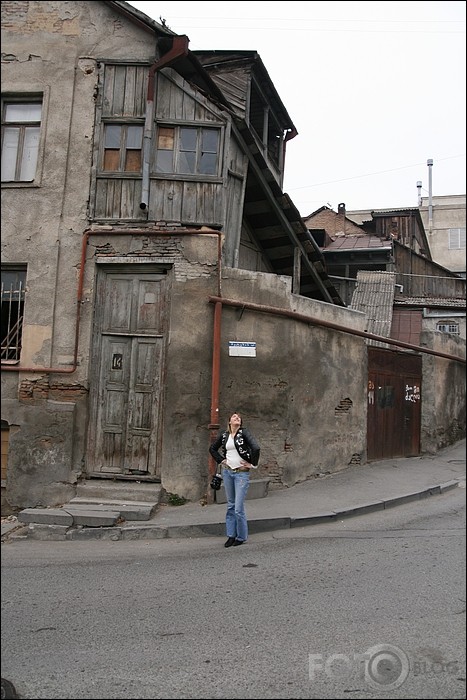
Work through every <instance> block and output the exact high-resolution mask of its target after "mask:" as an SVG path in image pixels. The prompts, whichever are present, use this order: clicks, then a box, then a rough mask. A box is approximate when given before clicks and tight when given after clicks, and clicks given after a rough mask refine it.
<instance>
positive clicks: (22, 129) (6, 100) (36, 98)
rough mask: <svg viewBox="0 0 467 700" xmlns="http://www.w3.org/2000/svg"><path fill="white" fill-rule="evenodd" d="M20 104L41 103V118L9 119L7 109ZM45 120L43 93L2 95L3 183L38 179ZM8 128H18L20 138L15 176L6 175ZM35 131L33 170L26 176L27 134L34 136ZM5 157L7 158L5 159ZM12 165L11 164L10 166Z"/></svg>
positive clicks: (17, 145)
mask: <svg viewBox="0 0 467 700" xmlns="http://www.w3.org/2000/svg"><path fill="white" fill-rule="evenodd" d="M19 105H23V106H25V105H40V112H41V113H40V119H39V120H37V119H35V120H22V119H7V109H8V107H10V106H13V107H14V106H19ZM43 122H44V98H43V95H42V94H33V95H2V184H17V183H25V184H30V183H34V182H36V181H37V174H38V170H39V161H40V153H41V137H42V129H43ZM7 129H17V130H18V140H17V144H16V146H15V148H16V158H15V165H14V176H13V178H11V177H8V178H7V177H4V172H5V168H4V162H6V161H7V158H8V155H7V151H6V147H7V146H6V140H5V139H6V130H7ZM34 131H36V132H37V136H36V139H37V143H36V145H35V146H34V147H31V153H32V159H31V158H30V159H31V160H32V166H29V168H30V170H31V171H33V173H32V172H31V173H30V174H29V176H26V174H25V173H24V170H25V169H26V167H27V165H26V159H27V157H28V155H27V151H26V149H27V136H28V134H31V135H32V136H33V138H34ZM4 159H5V160H4ZM10 167H11V166H10Z"/></svg>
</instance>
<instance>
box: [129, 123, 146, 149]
mask: <svg viewBox="0 0 467 700" xmlns="http://www.w3.org/2000/svg"><path fill="white" fill-rule="evenodd" d="M142 139H143V127H142V126H129V127H128V130H127V136H126V147H127V148H141V143H142Z"/></svg>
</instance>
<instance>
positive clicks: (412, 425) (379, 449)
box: [367, 347, 422, 461]
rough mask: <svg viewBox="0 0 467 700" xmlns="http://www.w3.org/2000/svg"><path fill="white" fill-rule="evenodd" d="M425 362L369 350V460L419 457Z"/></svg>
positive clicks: (395, 353) (400, 354)
mask: <svg viewBox="0 0 467 700" xmlns="http://www.w3.org/2000/svg"><path fill="white" fill-rule="evenodd" d="M421 387H422V359H421V357H420V356H419V355H413V354H408V353H401V352H394V351H388V350H382V349H379V348H371V347H370V348H368V414H367V459H368V460H369V461H371V460H378V459H389V458H391V457H416V456H417V455H419V454H420V431H421Z"/></svg>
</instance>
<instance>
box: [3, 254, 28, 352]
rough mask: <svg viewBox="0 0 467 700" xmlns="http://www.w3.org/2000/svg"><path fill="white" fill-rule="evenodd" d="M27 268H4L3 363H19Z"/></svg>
mask: <svg viewBox="0 0 467 700" xmlns="http://www.w3.org/2000/svg"><path fill="white" fill-rule="evenodd" d="M25 285H26V268H25V267H21V268H11V267H10V268H2V343H1V359H2V362H8V363H11V364H14V363H17V362H19V359H20V354H21V341H22V333H23V316H24V296H25Z"/></svg>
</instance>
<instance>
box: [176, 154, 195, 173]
mask: <svg viewBox="0 0 467 700" xmlns="http://www.w3.org/2000/svg"><path fill="white" fill-rule="evenodd" d="M195 165H196V153H190V152H188V151H184V152H182V153H180V157H179V161H178V171H177V172H179V173H194V172H195Z"/></svg>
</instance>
